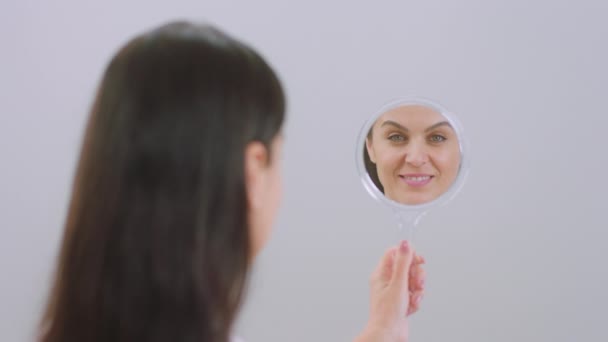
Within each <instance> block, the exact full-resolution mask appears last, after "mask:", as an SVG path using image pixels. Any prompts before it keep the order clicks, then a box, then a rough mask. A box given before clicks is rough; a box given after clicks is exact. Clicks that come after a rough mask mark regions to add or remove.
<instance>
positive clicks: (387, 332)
mask: <svg viewBox="0 0 608 342" xmlns="http://www.w3.org/2000/svg"><path fill="white" fill-rule="evenodd" d="M422 264H424V259H423V258H422V257H420V256H417V255H416V253H415V252H414V250H413V248H412V247H411V246H410V245H409V243H408V242H407V241H403V242H401V243H400V244H399V246H398V247H393V248H390V249H389V250H388V251H387V252H386V253H385V254H384V257H383V258H382V260H381V261H380V264H379V265H378V267H377V268H376V270H375V271H374V273H373V274H372V276H371V280H370V283H371V296H370V297H371V303H370V304H371V308H370V318H369V322H368V324H367V327H366V328H365V330H364V331H363V333H362V334H361V335H360V336H359V337H358V338H357V339H356V341H357V342H368V341H370V342H371V341H373V342H394V341H399V342H405V341H407V340H408V336H409V327H408V322H407V316H409V315H411V314H413V313H414V312H416V311H418V309H419V308H420V301H421V299H422V295H423V292H424V280H425V272H424V269H422Z"/></svg>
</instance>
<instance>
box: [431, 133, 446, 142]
mask: <svg viewBox="0 0 608 342" xmlns="http://www.w3.org/2000/svg"><path fill="white" fill-rule="evenodd" d="M429 140H430V141H431V142H434V143H439V142H444V141H446V140H447V138H446V137H444V136H443V135H439V134H433V135H431V136H430V137H429Z"/></svg>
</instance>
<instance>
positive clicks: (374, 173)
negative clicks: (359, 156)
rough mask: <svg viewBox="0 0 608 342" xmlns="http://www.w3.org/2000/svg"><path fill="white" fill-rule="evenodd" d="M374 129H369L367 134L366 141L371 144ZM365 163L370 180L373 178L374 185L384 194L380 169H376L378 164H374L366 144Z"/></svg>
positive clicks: (364, 147) (364, 149)
mask: <svg viewBox="0 0 608 342" xmlns="http://www.w3.org/2000/svg"><path fill="white" fill-rule="evenodd" d="M373 129H374V127H373V126H372V128H370V129H369V132H368V133H367V137H366V139H367V140H369V141H370V142H371V141H372V138H373V135H374V134H373ZM363 163H364V164H365V170H366V171H367V174H368V175H369V178H371V180H372V182H374V185H376V187H377V188H378V190H380V192H382V193H384V186H382V183H380V177H379V176H378V168H377V167H376V164H374V162H372V159H371V158H370V157H369V153H368V152H367V145H365V144H364V145H363Z"/></svg>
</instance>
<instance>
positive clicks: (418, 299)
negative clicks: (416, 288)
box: [416, 295, 423, 305]
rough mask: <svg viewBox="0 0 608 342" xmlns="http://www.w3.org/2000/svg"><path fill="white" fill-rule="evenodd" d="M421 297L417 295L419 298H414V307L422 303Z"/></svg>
mask: <svg viewBox="0 0 608 342" xmlns="http://www.w3.org/2000/svg"><path fill="white" fill-rule="evenodd" d="M422 297H423V296H422V295H419V296H418V297H417V298H416V305H418V304H420V302H421V301H422Z"/></svg>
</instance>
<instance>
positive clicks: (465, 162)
mask: <svg viewBox="0 0 608 342" xmlns="http://www.w3.org/2000/svg"><path fill="white" fill-rule="evenodd" d="M407 105H421V106H426V107H430V108H432V109H434V110H436V111H437V112H439V114H441V115H442V116H444V117H445V118H446V120H447V121H448V122H449V123H450V125H452V128H454V131H455V132H456V136H457V137H458V145H459V147H460V166H459V168H458V175H457V176H456V179H455V180H454V183H452V185H450V187H449V189H448V190H447V191H446V192H445V193H443V194H442V195H440V196H439V197H437V198H436V199H434V200H432V201H430V202H427V203H422V204H411V205H410V204H403V203H399V202H396V201H394V200H391V199H389V198H387V197H386V196H385V195H384V194H383V193H382V192H381V191H380V189H378V188H377V187H376V184H374V182H373V181H372V179H371V177H370V176H369V173H368V172H367V169H366V167H365V161H364V152H363V149H365V139H366V138H367V134H368V133H369V130H370V129H371V128H372V126H373V125H374V123H375V122H376V120H378V118H379V117H380V116H382V114H384V113H386V112H388V111H390V110H392V109H395V108H397V107H402V106H407ZM355 158H356V164H357V170H358V172H359V178H360V179H361V182H362V183H363V187H364V188H365V190H367V192H368V193H369V194H370V195H371V196H372V198H374V199H376V200H377V201H379V202H380V203H383V204H385V205H387V206H388V207H390V208H392V209H394V210H397V211H413V212H419V213H423V212H426V211H427V210H429V209H430V208H432V207H437V206H441V205H444V204H446V203H447V202H449V201H450V200H452V199H453V198H454V197H455V196H456V194H458V192H459V191H460V189H461V188H462V186H463V185H464V182H465V180H466V178H467V176H468V173H469V167H470V151H469V146H468V143H467V140H466V138H465V136H464V129H463V127H462V125H461V124H460V121H458V119H457V118H456V116H455V115H454V114H452V113H450V112H449V111H448V110H447V109H446V108H445V107H443V106H442V105H440V104H438V103H437V102H436V101H433V100H430V99H427V98H423V97H417V96H412V97H403V98H398V99H396V100H393V101H390V102H388V103H387V104H385V105H384V106H382V107H381V108H380V109H379V110H378V111H376V112H375V113H374V114H373V115H372V116H371V117H370V118H369V119H368V120H367V121H366V122H365V124H364V125H363V128H362V129H361V131H360V132H359V136H358V138H357V145H356V148H355Z"/></svg>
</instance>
